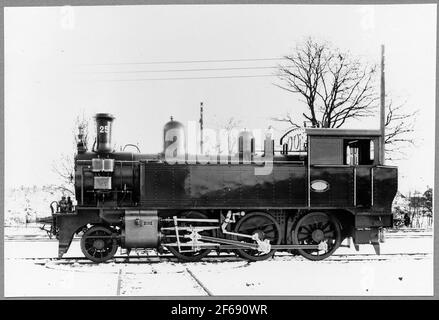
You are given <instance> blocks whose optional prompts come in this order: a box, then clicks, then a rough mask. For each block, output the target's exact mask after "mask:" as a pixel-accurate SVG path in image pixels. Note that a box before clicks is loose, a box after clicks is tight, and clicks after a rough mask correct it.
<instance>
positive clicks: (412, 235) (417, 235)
mask: <svg viewBox="0 0 439 320" xmlns="http://www.w3.org/2000/svg"><path fill="white" fill-rule="evenodd" d="M428 237H433V233H430V232H428V233H409V234H407V233H406V232H404V233H386V235H385V238H386V239H402V238H405V239H406V238H410V239H413V238H428ZM4 239H5V241H41V242H56V241H57V240H56V239H55V238H52V239H49V237H47V236H34V235H18V236H15V235H14V236H11V235H5V237H4ZM79 239H80V237H75V238H73V240H79Z"/></svg>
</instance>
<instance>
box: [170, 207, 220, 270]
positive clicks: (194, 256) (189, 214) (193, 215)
mask: <svg viewBox="0 0 439 320" xmlns="http://www.w3.org/2000/svg"><path fill="white" fill-rule="evenodd" d="M178 218H188V219H189V218H190V219H207V216H206V215H205V214H203V213H201V212H198V211H186V212H183V213H182V214H181V215H179V216H178ZM206 225H209V224H208V223H205V222H185V221H182V222H179V223H178V226H179V227H189V226H193V227H197V226H206ZM167 226H173V224H172V223H171V224H168V225H167ZM170 234H172V235H175V231H171V232H169V231H168V232H167V235H170ZM187 234H190V231H184V230H180V231H179V233H178V235H179V239H180V243H185V242H190V241H191V240H190V239H188V238H185V237H184V235H187ZM199 234H200V235H205V236H212V232H211V231H208V230H206V231H202V232H200V233H199ZM168 239H170V240H167V242H173V243H175V242H176V237H173V238H168ZM167 249H168V250H169V251H170V252H171V253H172V254H173V255H174V256H176V257H177V258H178V259H179V260H182V261H187V262H196V261H200V260H201V259H203V258H204V257H205V256H207V255H208V254H209V253H210V251H211V250H210V249H201V250H199V251H193V252H180V251H179V250H178V247H174V246H172V247H171V246H169V247H167ZM181 250H182V251H186V250H191V247H188V246H187V247H181Z"/></svg>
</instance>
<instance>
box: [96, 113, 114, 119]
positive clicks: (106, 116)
mask: <svg viewBox="0 0 439 320" xmlns="http://www.w3.org/2000/svg"><path fill="white" fill-rule="evenodd" d="M94 117H95V119H109V120H114V119H115V117H114V116H113V115H112V114H111V113H96V115H95V116H94Z"/></svg>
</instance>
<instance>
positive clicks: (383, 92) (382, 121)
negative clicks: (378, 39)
mask: <svg viewBox="0 0 439 320" xmlns="http://www.w3.org/2000/svg"><path fill="white" fill-rule="evenodd" d="M380 102H381V106H380V129H381V143H380V145H381V150H380V155H381V156H380V162H381V165H384V161H385V159H386V157H385V155H384V152H385V151H384V150H385V148H384V143H385V137H386V130H385V125H386V124H385V111H386V86H385V73H384V45H383V44H382V45H381V90H380Z"/></svg>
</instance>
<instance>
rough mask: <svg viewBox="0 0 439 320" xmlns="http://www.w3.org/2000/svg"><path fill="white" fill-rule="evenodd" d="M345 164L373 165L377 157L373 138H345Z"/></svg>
mask: <svg viewBox="0 0 439 320" xmlns="http://www.w3.org/2000/svg"><path fill="white" fill-rule="evenodd" d="M343 144H344V150H345V152H344V153H345V155H344V164H347V165H351V166H358V165H371V164H373V163H374V158H375V145H374V141H373V140H372V139H344V143H343Z"/></svg>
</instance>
